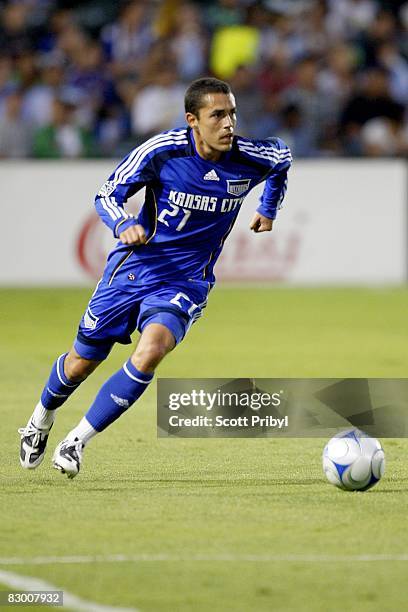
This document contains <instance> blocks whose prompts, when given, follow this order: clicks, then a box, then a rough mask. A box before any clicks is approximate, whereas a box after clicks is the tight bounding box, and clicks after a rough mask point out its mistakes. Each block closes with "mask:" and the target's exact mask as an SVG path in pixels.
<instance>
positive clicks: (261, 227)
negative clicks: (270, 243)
mask: <svg viewBox="0 0 408 612" xmlns="http://www.w3.org/2000/svg"><path fill="white" fill-rule="evenodd" d="M272 227H273V219H268V217H264V216H263V215H261V214H260V213H255V214H254V216H253V218H252V221H251V225H250V226H249V228H250V229H251V230H253V231H254V232H255V233H256V234H259V233H260V232H271V231H272Z"/></svg>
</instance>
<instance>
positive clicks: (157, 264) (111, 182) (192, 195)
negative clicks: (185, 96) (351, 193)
mask: <svg viewBox="0 0 408 612" xmlns="http://www.w3.org/2000/svg"><path fill="white" fill-rule="evenodd" d="M290 164H291V155H290V151H289V149H288V147H287V146H286V145H285V143H284V142H283V141H282V140H280V139H279V138H272V139H267V140H262V141H258V140H249V139H247V138H242V137H240V136H235V137H234V140H233V145H232V148H231V150H230V151H228V152H226V153H223V154H222V156H221V158H220V160H219V161H217V162H212V161H207V160H205V159H203V158H202V157H200V156H199V154H198V153H197V150H196V147H195V142H194V138H193V134H192V131H191V129H190V128H180V129H174V130H171V131H168V132H163V133H162V134H159V135H158V136H155V137H153V138H151V139H150V140H148V141H146V142H145V143H144V144H142V145H140V146H139V147H137V148H136V149H134V150H133V151H131V153H130V154H129V155H128V156H127V157H126V158H125V159H124V160H123V161H122V163H120V164H119V166H118V167H117V168H116V170H115V171H114V172H113V174H112V175H111V176H110V177H109V179H108V181H107V182H106V183H105V184H104V185H103V186H102V187H101V189H100V191H99V193H98V194H97V196H96V200H95V205H96V209H97V212H98V214H99V215H100V217H101V218H102V220H103V221H104V222H105V223H106V224H107V225H108V226H109V227H110V228H111V229H112V231H113V233H114V235H115V237H117V238H118V237H119V235H120V233H121V232H123V231H124V230H125V229H126V228H128V227H129V226H130V225H132V224H136V223H138V224H141V225H142V226H143V227H144V229H145V231H146V236H147V242H146V244H144V245H142V246H133V247H132V246H129V245H124V244H122V243H118V244H117V246H116V248H115V249H114V250H113V251H112V252H111V253H110V255H109V257H108V265H107V268H106V270H105V275H104V278H105V280H106V281H107V282H108V283H111V282H112V281H113V279H114V277H115V275H116V274H117V271H118V270H119V269H121V271H122V272H123V267H125V269H126V273H128V274H129V276H130V277H131V278H132V280H133V282H132V283H131V285H130V286H129V290H131V287H135V286H148V285H153V284H157V283H161V282H171V281H172V280H177V281H180V280H185V281H190V282H197V283H205V284H207V285H212V284H213V283H214V281H215V277H214V272H213V268H214V264H215V262H216V261H217V259H218V257H219V255H220V253H221V251H222V248H223V245H224V242H225V239H226V238H227V236H228V234H229V233H230V232H231V230H232V228H233V225H234V223H235V220H236V218H237V215H238V213H239V210H240V208H241V206H242V204H243V201H244V199H245V197H246V195H247V194H248V193H249V191H250V190H251V189H252V188H253V187H255V185H257V184H259V183H261V182H263V181H266V182H265V188H264V191H263V194H262V196H261V198H260V205H259V207H258V208H257V211H258V212H260V213H261V214H262V215H264V216H265V217H269V218H270V219H274V218H275V217H276V212H277V210H278V209H279V208H280V207H281V204H282V201H283V198H284V195H285V191H286V185H287V171H288V169H289V166H290ZM142 187H146V195H145V200H144V204H143V206H142V208H141V210H140V213H139V215H138V216H137V218H134V217H133V216H132V215H130V214H128V213H127V212H126V211H125V209H124V204H125V203H126V201H127V199H128V198H129V197H131V196H132V195H133V194H135V193H136V192H137V191H139V190H140V189H141V188H142ZM120 276H121V277H122V278H126V275H123V274H121V275H120ZM121 289H123V290H125V291H126V290H127V287H126V286H123V287H121Z"/></svg>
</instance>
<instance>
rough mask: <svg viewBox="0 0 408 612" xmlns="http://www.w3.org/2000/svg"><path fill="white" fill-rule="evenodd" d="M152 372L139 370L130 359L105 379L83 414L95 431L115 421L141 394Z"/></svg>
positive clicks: (147, 384) (150, 378)
mask: <svg viewBox="0 0 408 612" xmlns="http://www.w3.org/2000/svg"><path fill="white" fill-rule="evenodd" d="M152 378H153V374H145V373H144V372H140V371H139V370H138V369H137V368H135V366H134V365H133V364H132V362H131V361H130V359H129V360H128V361H127V362H126V363H125V365H124V366H123V368H121V369H120V370H119V372H116V374H114V375H113V376H111V377H110V378H109V380H107V381H106V383H105V384H104V385H103V386H102V387H101V389H100V390H99V393H98V395H97V396H96V398H95V401H94V403H93V404H92V406H91V407H90V408H89V410H88V412H87V413H86V415H85V418H86V420H87V421H88V422H89V423H90V424H91V425H92V427H93V428H94V429H96V430H97V431H102V430H104V429H105V428H106V427H108V425H110V424H111V423H113V422H114V421H116V419H118V418H119V417H120V415H121V414H123V413H124V412H125V410H127V409H128V408H130V406H131V405H132V404H134V402H135V401H136V400H137V399H138V398H139V397H140V396H141V395H142V393H143V392H144V391H145V390H146V389H147V387H148V386H149V383H150V381H151V380H152Z"/></svg>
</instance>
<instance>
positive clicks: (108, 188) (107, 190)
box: [98, 181, 116, 197]
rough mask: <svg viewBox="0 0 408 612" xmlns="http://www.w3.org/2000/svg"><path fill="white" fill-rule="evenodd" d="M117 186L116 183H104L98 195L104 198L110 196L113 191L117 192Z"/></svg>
mask: <svg viewBox="0 0 408 612" xmlns="http://www.w3.org/2000/svg"><path fill="white" fill-rule="evenodd" d="M115 186H116V185H115V182H114V181H106V183H104V184H103V185H102V187H101V188H100V190H99V191H98V195H100V196H103V197H107V196H109V195H110V194H111V193H112V192H113V191H115Z"/></svg>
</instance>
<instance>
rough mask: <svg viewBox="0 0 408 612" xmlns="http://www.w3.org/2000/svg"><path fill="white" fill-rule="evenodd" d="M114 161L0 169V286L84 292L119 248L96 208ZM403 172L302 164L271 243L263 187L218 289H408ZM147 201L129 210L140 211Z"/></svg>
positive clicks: (224, 259)
mask: <svg viewBox="0 0 408 612" xmlns="http://www.w3.org/2000/svg"><path fill="white" fill-rule="evenodd" d="M115 165H116V162H115V161H81V162H28V161H27V162H2V163H1V166H0V177H1V184H2V202H1V217H2V227H3V232H2V239H1V241H0V255H1V259H0V262H1V263H0V284H1V285H25V286H28V285H84V284H93V283H94V281H95V280H96V279H97V278H99V276H100V274H101V272H102V270H103V267H104V263H105V259H106V255H107V253H108V252H109V250H110V249H111V248H112V246H113V245H114V244H115V240H114V239H113V237H112V235H111V233H110V231H109V230H108V228H106V227H105V226H104V225H103V223H102V222H101V221H100V220H99V218H98V217H97V215H96V213H95V212H94V209H93V198H94V194H95V192H96V191H97V190H98V189H99V187H100V185H102V184H103V183H104V181H105V180H106V178H107V177H108V176H109V174H110V173H111V171H112V169H113V168H114V167H115ZM406 182H407V168H406V165H405V164H404V162H402V161H383V160H381V161H379V160H378V161H362V160H361V161H357V160H353V161H339V160H330V161H298V162H295V164H294V166H293V168H292V170H291V172H290V176H289V188H288V193H287V196H286V198H285V202H284V208H283V209H282V210H281V211H280V212H279V214H278V219H277V220H276V222H275V224H274V229H273V231H272V232H271V233H265V234H254V233H253V232H251V231H250V230H249V224H250V221H251V218H252V215H253V214H254V211H255V209H256V207H257V201H258V197H259V195H260V193H261V191H262V186H258V187H257V188H256V189H254V190H253V191H252V192H251V193H250V195H249V196H248V197H247V199H246V200H245V202H244V204H243V205H242V209H241V212H240V215H239V218H238V221H237V223H236V225H235V227H234V230H233V231H232V233H231V235H230V236H229V237H228V239H227V241H226V244H225V247H224V251H223V254H222V255H221V258H220V260H219V262H218V263H217V265H216V269H215V271H216V276H217V279H218V280H225V281H234V282H239V283H243V282H247V281H257V282H258V283H265V282H266V283H268V282H280V283H290V284H316V285H317V284H380V283H381V284H384V283H385V284H398V283H401V282H405V281H406V279H407V261H406V258H407V236H406V209H407V202H406ZM142 199H143V193H139V194H137V195H136V196H135V197H134V198H132V201H131V202H129V208H130V209H131V210H136V209H137V206H138V205H139V204H140V202H141V201H142Z"/></svg>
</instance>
